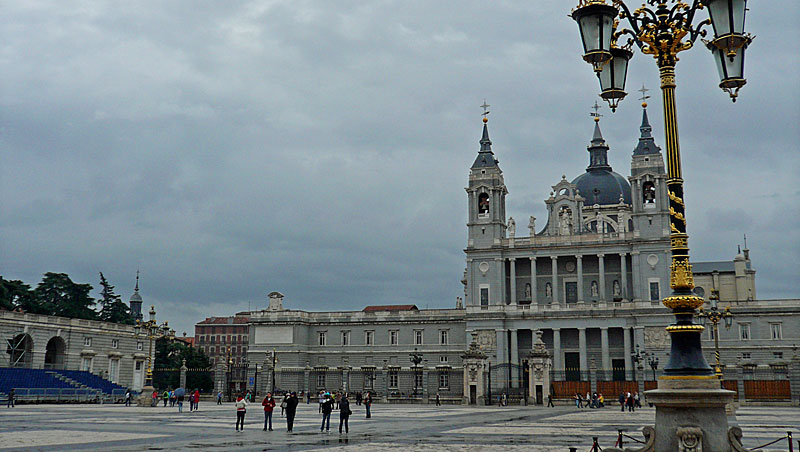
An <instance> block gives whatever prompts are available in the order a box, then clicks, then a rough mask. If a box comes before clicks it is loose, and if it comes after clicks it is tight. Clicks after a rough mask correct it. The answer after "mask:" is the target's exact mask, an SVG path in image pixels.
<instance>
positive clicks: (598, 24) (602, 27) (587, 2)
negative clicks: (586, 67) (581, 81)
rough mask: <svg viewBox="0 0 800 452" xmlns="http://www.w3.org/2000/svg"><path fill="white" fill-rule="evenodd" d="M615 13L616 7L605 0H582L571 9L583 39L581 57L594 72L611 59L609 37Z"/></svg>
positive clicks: (611, 32) (612, 31)
mask: <svg viewBox="0 0 800 452" xmlns="http://www.w3.org/2000/svg"><path fill="white" fill-rule="evenodd" d="M617 14H619V11H618V10H617V8H615V7H613V6H611V5H607V4H606V2H605V0H582V1H581V3H580V5H579V6H578V8H576V9H575V10H574V11H572V18H573V19H574V20H575V22H577V23H578V28H579V30H580V33H581V40H582V41H583V59H584V61H586V62H587V63H589V64H591V65H592V67H594V70H595V72H600V71H601V70H603V67H604V66H605V65H606V63H608V62H609V61H611V58H612V55H611V37H612V35H613V33H614V18H615V17H617Z"/></svg>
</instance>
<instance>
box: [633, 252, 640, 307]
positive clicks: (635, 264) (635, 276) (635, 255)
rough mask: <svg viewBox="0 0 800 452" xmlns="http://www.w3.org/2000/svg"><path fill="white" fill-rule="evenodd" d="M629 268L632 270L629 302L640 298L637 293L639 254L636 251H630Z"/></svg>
mask: <svg viewBox="0 0 800 452" xmlns="http://www.w3.org/2000/svg"><path fill="white" fill-rule="evenodd" d="M631 267H632V269H633V272H632V275H633V289H632V290H631V294H630V297H631V300H636V299H637V298H642V295H641V294H640V293H639V284H641V282H640V281H639V270H640V269H639V252H638V251H631Z"/></svg>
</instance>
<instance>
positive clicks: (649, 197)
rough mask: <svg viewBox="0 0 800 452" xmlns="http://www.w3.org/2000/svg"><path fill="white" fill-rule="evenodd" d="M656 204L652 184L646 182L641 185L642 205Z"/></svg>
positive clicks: (654, 190)
mask: <svg viewBox="0 0 800 452" xmlns="http://www.w3.org/2000/svg"><path fill="white" fill-rule="evenodd" d="M655 202H656V186H655V185H653V183H652V182H650V181H647V182H645V183H644V185H642V203H643V204H655Z"/></svg>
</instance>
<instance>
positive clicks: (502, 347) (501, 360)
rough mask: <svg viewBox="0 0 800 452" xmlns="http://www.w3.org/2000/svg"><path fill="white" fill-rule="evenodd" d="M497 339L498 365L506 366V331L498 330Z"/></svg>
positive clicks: (496, 331)
mask: <svg viewBox="0 0 800 452" xmlns="http://www.w3.org/2000/svg"><path fill="white" fill-rule="evenodd" d="M494 332H495V338H496V340H497V364H505V363H506V362H507V360H506V330H503V329H496V330H494Z"/></svg>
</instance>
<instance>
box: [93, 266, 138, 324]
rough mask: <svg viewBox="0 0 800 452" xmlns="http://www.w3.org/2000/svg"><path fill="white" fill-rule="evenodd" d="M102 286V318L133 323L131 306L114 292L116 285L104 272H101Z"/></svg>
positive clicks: (100, 302) (108, 320) (105, 320)
mask: <svg viewBox="0 0 800 452" xmlns="http://www.w3.org/2000/svg"><path fill="white" fill-rule="evenodd" d="M100 286H101V287H102V289H101V290H100V300H99V301H98V303H99V304H100V320H102V321H104V322H113V323H124V324H128V325H133V318H132V317H131V310H130V308H129V307H128V305H127V304H125V302H124V301H122V299H121V298H120V296H119V295H117V294H116V293H114V286H112V285H111V283H109V282H108V280H107V279H106V277H105V276H103V272H100Z"/></svg>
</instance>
